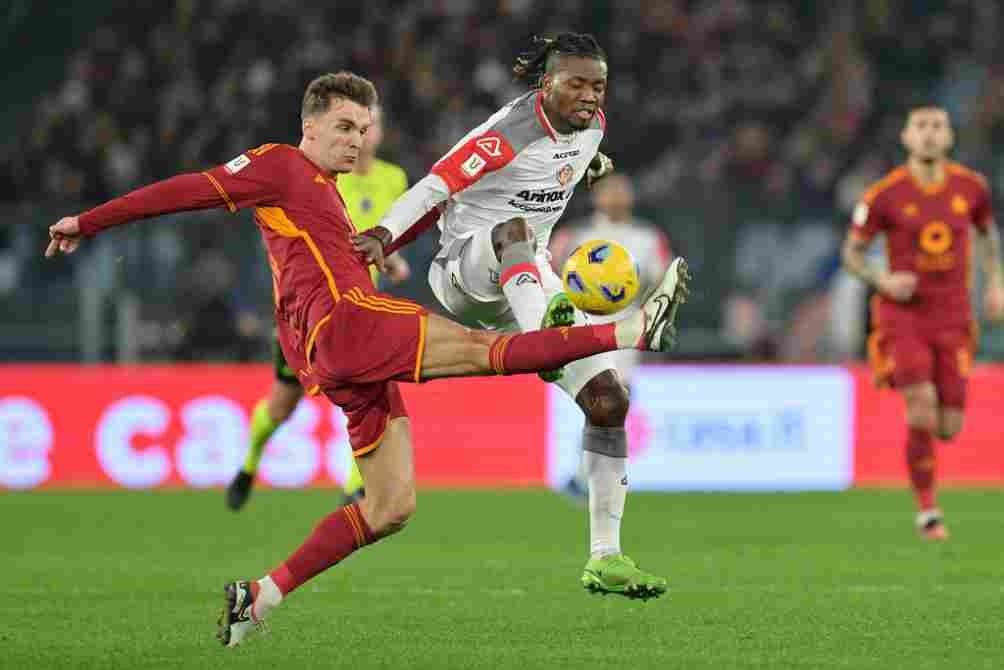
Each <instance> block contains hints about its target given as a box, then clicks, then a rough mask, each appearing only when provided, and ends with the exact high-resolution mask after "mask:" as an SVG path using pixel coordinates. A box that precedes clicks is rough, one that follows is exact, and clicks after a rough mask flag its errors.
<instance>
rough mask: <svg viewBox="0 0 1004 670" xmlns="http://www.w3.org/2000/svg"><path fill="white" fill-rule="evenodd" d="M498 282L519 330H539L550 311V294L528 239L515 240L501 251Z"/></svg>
mask: <svg viewBox="0 0 1004 670" xmlns="http://www.w3.org/2000/svg"><path fill="white" fill-rule="evenodd" d="M499 285H501V287H502V293H504V294H505V297H506V299H507V300H508V301H509V306H510V307H512V313H513V315H514V316H515V317H516V321H517V322H518V323H519V328H520V330H522V331H524V332H525V331H529V330H540V322H541V321H542V320H543V319H544V313H545V312H547V297H546V296H545V295H544V287H543V285H542V284H541V283H540V270H538V269H537V262H536V260H535V259H534V257H533V251H532V247H531V246H530V243H529V242H523V243H519V244H514V245H512V246H510V247H509V248H507V249H506V250H505V251H504V252H502V267H501V272H500V276H499Z"/></svg>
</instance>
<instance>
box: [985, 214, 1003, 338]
mask: <svg viewBox="0 0 1004 670" xmlns="http://www.w3.org/2000/svg"><path fill="white" fill-rule="evenodd" d="M981 237H982V242H983V245H982V246H983V271H984V273H985V278H986V290H985V292H984V295H983V312H984V315H985V316H986V318H988V319H990V320H991V321H1000V320H1001V319H1002V318H1004V268H1002V267H1001V263H1002V259H1001V238H1000V232H999V231H998V230H997V225H996V224H995V223H994V222H993V221H990V223H989V224H988V225H987V227H986V230H985V231H981Z"/></svg>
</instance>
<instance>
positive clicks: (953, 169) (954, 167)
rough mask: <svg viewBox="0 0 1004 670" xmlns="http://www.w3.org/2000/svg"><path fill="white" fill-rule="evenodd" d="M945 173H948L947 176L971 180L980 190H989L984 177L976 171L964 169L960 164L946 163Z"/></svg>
mask: <svg viewBox="0 0 1004 670" xmlns="http://www.w3.org/2000/svg"><path fill="white" fill-rule="evenodd" d="M945 171H946V172H948V173H949V174H953V175H956V176H958V177H965V178H966V179H972V180H973V181H975V182H976V183H977V184H978V185H979V186H980V188H982V189H985V190H986V189H989V185H988V183H987V178H986V177H984V176H983V175H982V174H980V173H979V172H977V171H976V170H973V169H971V168H968V167H966V166H965V165H963V164H962V163H953V162H949V163H946V164H945Z"/></svg>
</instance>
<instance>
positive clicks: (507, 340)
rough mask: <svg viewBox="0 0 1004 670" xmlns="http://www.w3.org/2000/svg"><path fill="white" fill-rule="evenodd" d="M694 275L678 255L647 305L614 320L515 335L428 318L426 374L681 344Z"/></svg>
mask: <svg viewBox="0 0 1004 670" xmlns="http://www.w3.org/2000/svg"><path fill="white" fill-rule="evenodd" d="M689 279H690V275H689V274H688V272H687V265H686V262H684V260H683V259H682V258H678V259H676V260H675V261H673V263H672V264H671V265H670V266H669V269H668V270H667V271H666V276H665V277H664V278H663V280H662V282H661V283H660V284H659V286H658V287H657V288H656V290H655V291H654V292H653V293H652V295H651V296H650V297H649V299H648V300H646V301H645V303H644V304H643V305H642V308H641V309H640V310H638V311H637V312H634V313H632V314H630V315H628V316H626V317H624V318H622V319H620V320H619V321H615V322H613V323H607V324H601V325H590V326H572V327H569V328H547V329H544V330H537V331H531V332H525V333H515V334H511V335H502V336H499V335H496V334H494V333H490V332H486V331H477V330H471V329H469V328H464V327H463V326H461V325H459V324H457V323H454V322H453V321H450V320H449V319H444V318H443V317H439V316H436V315H433V314H430V315H428V317H427V329H426V336H425V338H424V340H423V343H424V348H423V349H422V361H421V365H420V369H419V374H420V379H421V380H428V379H442V378H446V377H468V376H476V375H491V374H498V375H507V374H523V373H527V372H540V371H541V370H554V369H557V368H560V367H563V366H564V365H566V364H568V363H571V362H572V361H577V360H579V359H580V358H586V357H587V356H593V355H595V354H599V353H602V352H605V351H614V350H615V349H642V350H645V351H669V350H670V349H672V348H673V347H674V346H675V345H676V329H675V326H674V321H675V319H676V312H677V309H678V308H679V306H680V305H681V304H683V303H684V302H686V299H687V296H688V295H689V288H688V285H687V282H688V281H689Z"/></svg>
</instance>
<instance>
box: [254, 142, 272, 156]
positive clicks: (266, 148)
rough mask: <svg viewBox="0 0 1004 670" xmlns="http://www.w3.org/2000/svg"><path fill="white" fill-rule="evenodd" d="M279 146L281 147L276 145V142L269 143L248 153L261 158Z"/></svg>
mask: <svg viewBox="0 0 1004 670" xmlns="http://www.w3.org/2000/svg"><path fill="white" fill-rule="evenodd" d="M277 146H279V145H278V144H276V143H274V142H269V143H267V144H263V145H261V146H260V147H257V148H255V149H252V150H251V151H249V152H248V153H249V154H254V155H255V156H261V155H262V154H263V153H265V152H267V151H271V150H272V149H275V148H276V147H277Z"/></svg>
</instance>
